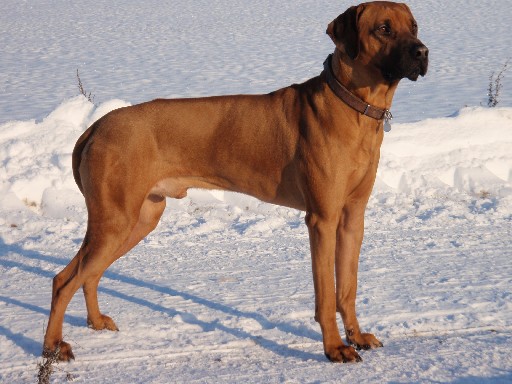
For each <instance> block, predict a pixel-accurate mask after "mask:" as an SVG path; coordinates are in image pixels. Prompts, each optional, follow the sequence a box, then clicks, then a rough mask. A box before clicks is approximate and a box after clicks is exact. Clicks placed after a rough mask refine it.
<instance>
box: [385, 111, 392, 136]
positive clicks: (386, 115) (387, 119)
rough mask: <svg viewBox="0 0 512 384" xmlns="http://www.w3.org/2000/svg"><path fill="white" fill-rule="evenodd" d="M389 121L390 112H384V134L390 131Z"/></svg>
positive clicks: (390, 117)
mask: <svg viewBox="0 0 512 384" xmlns="http://www.w3.org/2000/svg"><path fill="white" fill-rule="evenodd" d="M391 120H393V115H392V114H391V112H390V111H386V112H385V113H384V132H389V131H391Z"/></svg>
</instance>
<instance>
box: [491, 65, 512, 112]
mask: <svg viewBox="0 0 512 384" xmlns="http://www.w3.org/2000/svg"><path fill="white" fill-rule="evenodd" d="M509 63H510V59H508V60H507V61H506V62H505V64H503V67H502V68H501V70H500V71H499V72H498V74H497V75H496V73H495V72H494V71H493V72H492V73H491V76H489V87H488V88H487V97H488V99H487V106H488V107H491V108H494V107H495V106H497V105H498V103H499V102H500V100H499V98H500V92H501V89H502V88H503V84H502V81H503V77H504V75H505V71H506V70H507V69H508V65H509ZM495 75H496V76H495Z"/></svg>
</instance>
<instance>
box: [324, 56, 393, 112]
mask: <svg viewBox="0 0 512 384" xmlns="http://www.w3.org/2000/svg"><path fill="white" fill-rule="evenodd" d="M356 60H357V59H356ZM361 68H362V69H361ZM366 68H367V66H361V65H354V60H351V59H350V58H349V57H348V56H347V55H346V54H344V53H342V52H340V51H339V50H337V49H336V50H335V51H334V53H333V55H332V58H331V69H332V73H333V75H334V77H335V78H336V80H337V81H338V82H339V83H340V84H341V85H343V86H344V87H345V88H346V89H348V90H349V91H350V92H351V93H352V94H354V95H355V96H357V97H358V98H360V99H361V100H363V101H364V102H365V103H367V104H370V105H372V106H375V107H377V108H380V109H382V110H390V109H391V104H392V102H393V96H394V94H395V91H396V87H397V86H398V81H395V82H392V83H389V82H387V81H385V80H384V79H382V82H375V80H374V79H375V78H378V77H379V76H375V74H374V73H369V72H368V71H367V70H366Z"/></svg>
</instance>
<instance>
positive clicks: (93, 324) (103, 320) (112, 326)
mask: <svg viewBox="0 0 512 384" xmlns="http://www.w3.org/2000/svg"><path fill="white" fill-rule="evenodd" d="M87 325H88V326H89V328H92V329H94V330H95V331H101V330H102V329H108V330H109V331H119V328H117V325H116V323H114V320H112V319H111V318H110V317H109V316H107V315H100V317H98V318H95V319H91V318H90V317H88V318H87Z"/></svg>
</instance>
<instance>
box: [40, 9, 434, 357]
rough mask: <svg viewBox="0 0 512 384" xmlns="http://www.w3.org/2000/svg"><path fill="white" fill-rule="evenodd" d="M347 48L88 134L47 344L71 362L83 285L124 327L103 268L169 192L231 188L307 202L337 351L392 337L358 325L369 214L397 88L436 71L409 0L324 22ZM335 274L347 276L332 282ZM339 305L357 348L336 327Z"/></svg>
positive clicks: (78, 151) (326, 321) (124, 115)
mask: <svg viewBox="0 0 512 384" xmlns="http://www.w3.org/2000/svg"><path fill="white" fill-rule="evenodd" d="M327 34H328V35H329V36H330V37H331V39H332V40H333V42H334V44H335V45H336V49H335V52H334V54H333V55H331V56H330V57H329V58H328V60H327V61H326V63H325V69H324V71H323V72H322V73H321V74H320V75H319V76H317V77H314V78H312V79H310V80H308V81H306V82H305V83H303V84H295V85H291V86H289V87H286V88H283V89H280V90H277V91H275V92H272V93H270V94H267V95H253V96H240V95H239V96H223V97H211V98H200V99H181V100H155V101H152V102H148V103H144V104H140V105H135V106H132V107H127V108H121V109H118V110H115V111H113V112H111V113H109V114H108V115H106V116H104V117H103V118H101V119H100V120H98V121H97V122H96V123H94V124H93V125H92V126H91V127H90V128H89V129H88V130H87V131H86V132H85V133H84V134H83V135H82V136H81V137H80V139H79V140H78V142H77V143H76V146H75V149H74V152H73V172H74V176H75V179H76V182H77V184H78V187H79V188H80V190H81V191H82V192H83V194H84V196H85V201H86V204H87V210H88V214H89V220H88V227H87V233H86V235H85V238H84V241H83V244H82V246H81V248H80V250H79V251H78V253H77V255H76V256H75V257H74V258H73V260H71V262H70V263H69V265H68V266H66V268H64V269H63V270H62V271H61V272H60V273H59V274H58V275H57V276H55V278H54V280H53V297H52V305H51V312H50V319H49V322H48V329H47V331H46V335H45V340H44V351H43V352H44V354H46V355H47V354H49V353H52V352H55V351H58V353H59V357H60V359H62V360H70V359H72V358H74V356H73V353H72V352H71V347H70V345H69V344H68V343H66V342H64V341H63V340H62V322H63V318H64V312H65V310H66V307H67V305H68V303H69V301H70V300H71V298H72V296H73V295H74V293H75V292H76V290H77V289H78V288H79V287H81V286H82V287H83V291H84V295H85V301H86V305H87V322H88V324H89V325H90V326H91V327H92V328H93V329H110V330H117V327H116V325H115V323H114V322H113V321H112V319H110V318H109V317H108V316H105V315H103V314H102V313H101V312H100V310H99V307H98V300H97V287H98V282H99V280H100V278H101V276H102V275H103V273H104V271H105V270H106V269H107V268H108V266H109V265H110V264H112V263H113V262H114V261H115V260H116V259H118V258H119V257H121V256H122V255H124V254H125V253H126V252H128V251H129V250H130V249H131V248H132V247H134V246H135V245H136V244H137V243H138V242H139V241H140V240H141V239H142V238H144V237H145V236H146V235H147V234H148V233H150V232H151V231H152V230H153V229H154V228H155V226H156V225H157V223H158V221H159V219H160V217H161V215H162V213H163V211H164V208H165V198H166V197H174V198H178V199H179V198H183V197H184V196H186V194H187V189H189V188H206V189H222V190H230V191H237V192H241V193H245V194H249V195H252V196H255V197H257V198H259V199H260V200H263V201H266V202H270V203H274V204H280V205H284V206H288V207H292V208H296V209H300V210H305V211H306V212H307V214H306V224H307V227H308V230H309V236H310V244H311V256H312V266H313V279H314V287H315V319H316V321H318V322H319V323H320V327H321V329H322V335H323V345H324V351H325V354H326V356H327V357H328V358H329V359H330V360H331V361H337V362H349V361H360V360H361V358H360V357H359V355H358V354H357V352H356V351H355V349H354V348H353V346H355V347H357V348H363V349H370V348H376V347H380V346H382V344H381V343H380V341H379V340H377V339H376V338H375V337H374V336H373V335H372V334H369V333H361V330H360V329H359V324H358V322H357V319H356V311H355V299H356V288H357V268H358V258H359V250H360V247H361V242H362V239H363V220H364V211H365V207H366V204H367V201H368V198H369V196H370V192H371V190H372V186H373V183H374V180H375V174H376V171H377V164H378V162H379V154H380V146H381V143H382V139H383V121H384V120H385V119H388V118H389V108H390V106H391V101H392V98H393V94H394V92H395V89H396V87H397V85H398V82H399V81H400V79H402V78H409V79H411V80H416V79H417V78H418V76H419V75H422V76H423V75H424V74H425V73H426V71H427V63H428V57H427V56H428V50H427V48H426V47H425V46H424V45H423V44H422V43H421V41H420V40H418V38H417V25H416V22H415V20H414V18H413V16H412V14H411V12H410V11H409V8H408V7H407V6H406V5H405V4H396V3H390V2H381V1H379V2H373V3H365V4H361V5H359V6H357V7H351V8H350V9H348V10H347V11H346V12H344V13H343V14H341V15H340V16H338V17H337V18H336V19H335V20H334V21H333V22H332V23H330V24H329V26H328V28H327ZM335 276H336V278H335ZM336 311H339V312H340V313H341V316H342V318H343V322H344V325H345V333H346V337H347V341H348V343H349V344H351V345H353V346H351V345H345V344H344V343H343V341H342V339H341V336H340V333H339V330H338V326H337V323H336Z"/></svg>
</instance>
